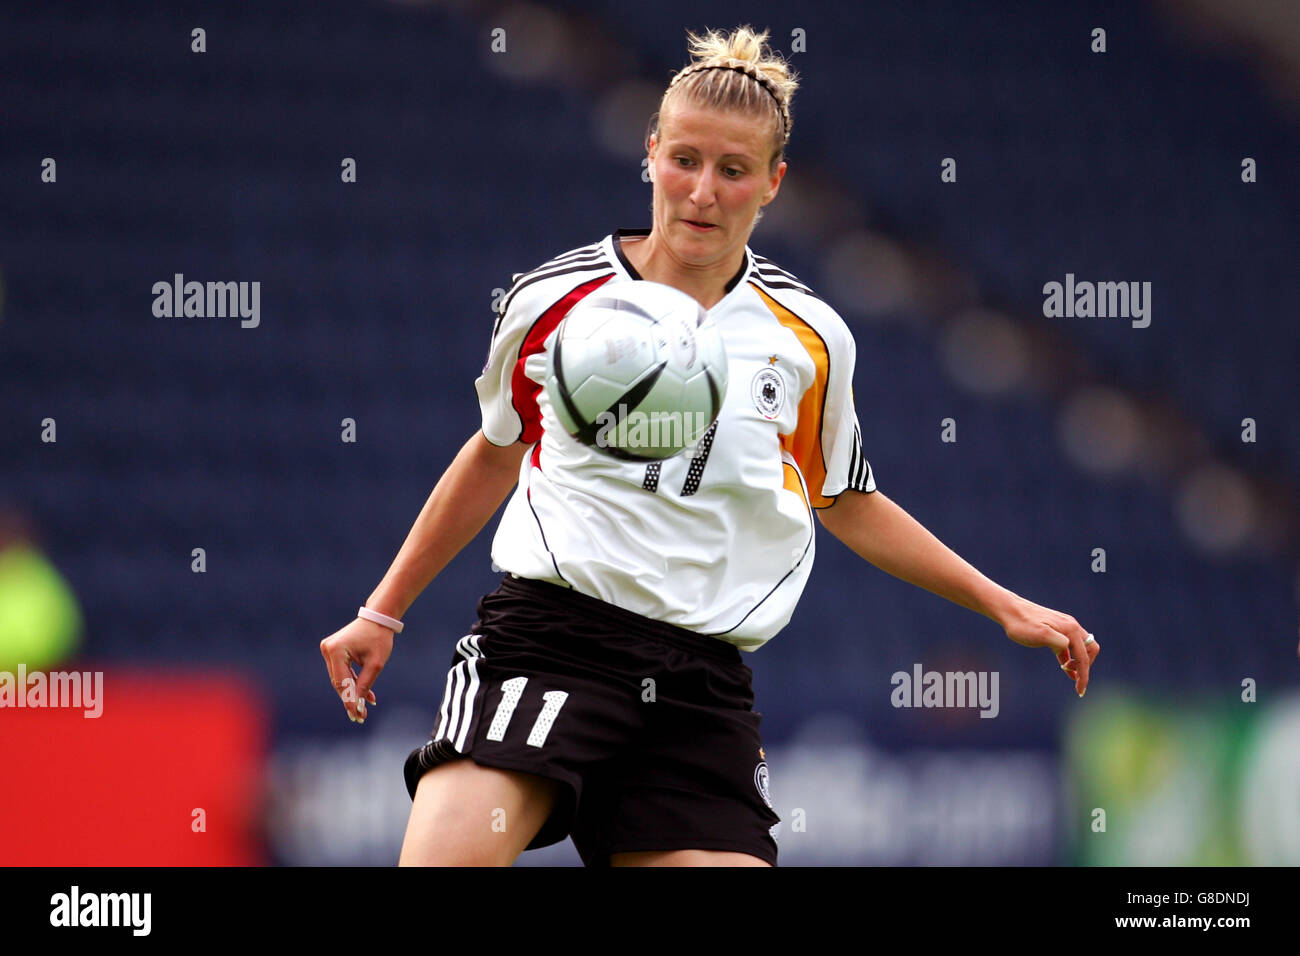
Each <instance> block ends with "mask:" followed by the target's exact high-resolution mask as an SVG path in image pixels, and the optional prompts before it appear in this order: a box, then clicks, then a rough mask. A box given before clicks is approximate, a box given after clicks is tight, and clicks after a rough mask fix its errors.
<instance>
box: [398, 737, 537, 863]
mask: <svg viewBox="0 0 1300 956" xmlns="http://www.w3.org/2000/svg"><path fill="white" fill-rule="evenodd" d="M558 789H559V784H558V783H556V782H555V781H554V780H548V779H546V778H544V777H539V776H535V775H533V774H529V773H522V772H519V771H514V770H499V769H497V768H495V767H482V766H479V765H478V764H476V763H475V762H474V761H473V760H472V759H468V758H465V759H460V760H454V761H451V762H449V763H444V764H441V765H439V766H437V767H435V768H433V769H432V770H430V771H428V772H427V773H425V774H424V776H423V777H421V778H420V782H419V785H418V787H417V788H416V792H415V799H414V801H413V803H412V805H411V816H410V818H409V819H408V821H407V824H406V837H405V839H404V840H403V841H402V854H401V858H400V860H399V861H398V865H399V866H509V865H510V864H511V863H513V862H514V861H515V858H516V857H517V856H519V854H520V853H521V852H523V850H524V848H525V847H526V846H528V843H529V841H531V840H532V839H533V837H534V836H535V835H536V833H537V831H538V830H539V829H540V828H541V826H542V824H543V823H544V822H545V821H546V819H547V817H548V816H550V813H551V810H552V808H553V807H554V805H555V801H556V796H557V791H558Z"/></svg>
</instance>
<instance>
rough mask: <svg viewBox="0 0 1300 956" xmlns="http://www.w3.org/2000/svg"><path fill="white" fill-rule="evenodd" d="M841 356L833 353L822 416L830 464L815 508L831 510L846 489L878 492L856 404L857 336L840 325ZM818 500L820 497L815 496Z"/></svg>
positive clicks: (822, 433)
mask: <svg viewBox="0 0 1300 956" xmlns="http://www.w3.org/2000/svg"><path fill="white" fill-rule="evenodd" d="M840 330H841V333H842V335H841V338H842V341H841V342H840V343H839V349H838V351H839V355H838V356H837V355H835V354H834V352H832V355H831V360H830V363H829V364H830V369H829V370H828V375H827V384H826V407H825V411H824V412H823V415H822V421H821V428H820V429H819V431H820V438H821V445H822V454H823V457H824V459H825V461H826V477H825V480H824V482H823V483H822V487H821V495H820V496H819V497H821V498H822V499H824V500H823V501H821V502H814V506H815V507H819V508H822V507H829V506H830V505H831V504H833V503H834V499H835V497H836V496H837V495H839V494H840V493H841V492H843V491H845V490H853V491H862V492H871V491H875V490H876V476H875V473H874V472H873V471H872V470H871V463H870V462H868V461H867V458H866V455H865V454H864V452H863V449H862V429H861V427H860V426H859V424H858V413H857V409H856V407H855V406H854V402H853V368H854V364H855V362H856V353H857V349H856V346H855V345H854V342H853V333H851V332H850V331H849V329H848V327H847V326H845V325H844V324H843V323H840ZM815 497H816V496H815Z"/></svg>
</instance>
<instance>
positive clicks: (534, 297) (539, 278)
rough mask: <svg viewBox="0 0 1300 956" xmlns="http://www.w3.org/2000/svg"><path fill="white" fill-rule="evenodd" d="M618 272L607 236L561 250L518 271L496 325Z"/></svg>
mask: <svg viewBox="0 0 1300 956" xmlns="http://www.w3.org/2000/svg"><path fill="white" fill-rule="evenodd" d="M617 271H618V270H617V267H616V265H615V263H614V257H613V254H612V247H611V246H610V240H609V237H608V236H606V237H605V238H604V239H601V240H600V241H598V242H593V243H591V244H590V245H586V246H579V247H578V248H576V249H570V250H568V251H567V252H562V253H560V254H559V255H557V256H554V257H553V258H550V259H547V260H546V261H545V262H543V263H541V264H540V265H538V266H536V267H534V268H532V269H530V270H528V271H527V272H516V273H514V274H513V275H512V276H511V280H510V287H509V288H508V289H506V290H505V293H504V294H503V295H502V296H501V297H500V299H499V300H498V302H497V323H496V324H497V327H498V328H499V327H500V325H501V321H502V320H503V319H504V318H505V317H506V315H507V314H510V313H516V314H521V315H524V316H529V315H531V316H533V317H536V316H537V315H540V314H541V312H543V311H545V310H546V309H547V308H549V307H550V306H551V305H553V304H554V303H556V302H558V301H559V300H560V299H562V298H564V296H565V295H567V294H568V293H569V292H571V291H572V290H573V289H575V288H577V287H578V286H580V285H583V284H585V283H587V282H590V281H592V280H593V279H597V278H600V277H601V276H608V275H611V274H613V273H615V272H617Z"/></svg>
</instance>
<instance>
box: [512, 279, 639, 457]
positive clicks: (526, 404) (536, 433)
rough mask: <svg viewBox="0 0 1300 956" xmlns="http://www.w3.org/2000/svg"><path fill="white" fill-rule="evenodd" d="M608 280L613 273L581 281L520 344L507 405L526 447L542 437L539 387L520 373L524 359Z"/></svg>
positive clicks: (537, 323) (538, 349) (535, 325)
mask: <svg viewBox="0 0 1300 956" xmlns="http://www.w3.org/2000/svg"><path fill="white" fill-rule="evenodd" d="M612 278H614V273H612V272H611V273H610V274H609V275H607V276H600V277H599V278H596V279H592V280H591V281H590V282H584V283H583V284H582V285H580V286H578V287H577V288H575V289H574V290H573V291H571V292H570V293H569V294H568V295H566V296H565V297H564V298H562V299H560V301H558V302H556V303H555V304H554V305H552V306H551V307H550V308H549V309H547V310H546V311H545V312H543V313H542V314H541V316H539V317H538V319H537V321H536V322H534V323H533V327H532V328H531V329H529V330H528V334H527V335H526V336H524V343H523V345H521V346H519V358H518V359H516V360H515V369H514V372H512V373H511V375H510V403H511V404H512V405H514V407H515V412H516V414H518V415H519V420H520V421H521V422H522V423H523V426H524V427H523V432H522V433H521V434H520V436H519V440H520V441H521V442H523V443H525V444H529V445H530V444H532V443H533V442H535V441H537V439H539V438H541V437H542V411H541V409H540V408H538V406H537V396H538V395H540V394H541V393H542V386H540V385H538V384H537V383H536V382H534V381H533V380H532V379H531V378H529V377H528V376H527V375H526V374H524V364H525V363H526V362H527V361H528V356H530V355H535V354H537V353H538V352H540V351H541V350H542V348H543V347H544V346H545V345H546V337H547V336H548V335H550V334H551V333H552V332H553V331H555V327H556V326H557V325H559V324H560V320H561V319H563V318H564V317H565V316H566V315H568V314H569V310H570V309H572V308H573V307H574V306H575V305H577V304H578V303H579V302H581V301H582V300H583V299H584V298H586V296H587V295H589V294H590V293H592V292H595V291H596V290H597V289H598V288H600V287H601V286H602V285H604V284H605V283H606V282H608V281H609V280H610V279H612Z"/></svg>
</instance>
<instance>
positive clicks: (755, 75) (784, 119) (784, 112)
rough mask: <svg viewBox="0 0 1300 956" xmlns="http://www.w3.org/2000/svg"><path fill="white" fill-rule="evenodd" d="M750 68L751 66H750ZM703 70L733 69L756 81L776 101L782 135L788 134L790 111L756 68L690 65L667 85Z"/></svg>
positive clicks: (786, 135) (768, 81)
mask: <svg viewBox="0 0 1300 956" xmlns="http://www.w3.org/2000/svg"><path fill="white" fill-rule="evenodd" d="M750 69H753V68H752V67H751V68H750ZM704 70H735V71H736V72H737V73H743V74H745V75H746V76H747V77H749V78H750V79H751V80H754V81H755V82H756V83H758V85H759V86H761V87H762V88H763V89H765V90H767V94H768V96H770V97H772V99H773V100H775V101H776V107H777V109H778V110H779V111H780V113H781V124H782V127H783V128H782V130H781V132H782V137H783V138H784V137H788V136H789V135H790V111H789V110H788V109H787V108H786V105H785V104H784V103H782V102H781V97H779V96H777V95H776V90H774V89H773V88H772V85H771V84H772V81H771V80H769V79H768V78H767V77H765V76H763V74H761V73H759V72H758V70H756V69H755V70H754V72H752V73H751V72H750V70H749V69H746V68H745V67H743V66H728V65H726V64H722V63H716V64H710V65H708V66H690V67H687V68H686V69H684V70H682V72H680V73H678V74H677V75H676V76H675V77H673V81H672V83H669V84H668V85H669V86H674V85H675V84H676V83H677V81H678V80H681V79H683V78H685V77H687V76H689V75H690V74H692V73H701V72H703V71H704Z"/></svg>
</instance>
